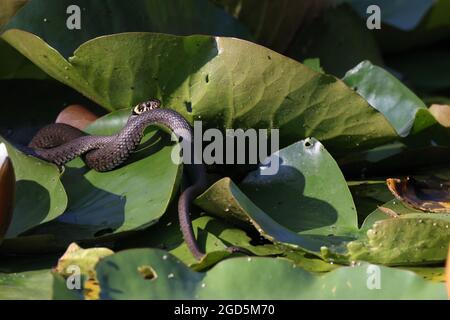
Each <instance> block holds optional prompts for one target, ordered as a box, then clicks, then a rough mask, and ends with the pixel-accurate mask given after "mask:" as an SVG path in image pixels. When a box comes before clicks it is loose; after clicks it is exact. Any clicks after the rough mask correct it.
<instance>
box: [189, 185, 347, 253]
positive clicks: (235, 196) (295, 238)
mask: <svg viewBox="0 0 450 320" xmlns="http://www.w3.org/2000/svg"><path fill="white" fill-rule="evenodd" d="M195 203H196V204H197V205H198V206H199V207H201V208H203V209H204V210H205V211H207V212H208V213H211V214H214V215H215V216H219V217H221V218H224V219H229V220H231V221H233V222H235V223H239V222H241V224H242V222H243V221H245V222H248V223H249V224H250V225H252V226H253V227H255V228H256V229H257V231H258V232H259V233H260V234H261V235H262V236H263V237H264V238H266V239H267V240H269V241H272V242H274V243H276V244H281V245H286V246H289V247H291V248H294V249H301V250H305V251H307V252H310V253H313V254H316V255H320V250H321V248H322V247H324V246H332V245H334V244H335V245H338V244H342V242H344V241H346V240H349V239H348V238H345V237H337V236H336V237H328V236H322V235H308V234H305V235H303V234H297V233H295V232H294V231H293V230H291V229H289V227H290V226H285V225H281V224H279V223H278V222H277V221H275V220H274V219H272V218H271V217H270V216H269V215H268V214H267V213H265V212H264V211H262V210H261V209H260V208H259V207H257V206H256V205H255V204H254V203H253V202H252V201H251V200H250V199H249V198H248V197H247V196H246V195H245V194H244V193H243V192H242V191H241V190H240V189H239V188H238V187H237V186H236V185H235V184H234V183H233V182H232V181H231V180H230V179H229V178H223V179H221V180H219V181H218V182H216V183H215V184H213V185H212V186H211V187H210V188H209V189H208V190H206V191H205V193H203V194H202V195H201V196H199V197H198V198H197V199H196V200H195Z"/></svg>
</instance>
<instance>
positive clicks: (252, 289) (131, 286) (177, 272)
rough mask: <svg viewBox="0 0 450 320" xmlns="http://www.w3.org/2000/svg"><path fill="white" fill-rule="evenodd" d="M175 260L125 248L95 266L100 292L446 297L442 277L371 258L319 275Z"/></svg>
mask: <svg viewBox="0 0 450 320" xmlns="http://www.w3.org/2000/svg"><path fill="white" fill-rule="evenodd" d="M177 262H178V261H177V259H176V258H174V257H173V256H171V255H167V253H166V252H164V251H160V250H154V249H135V250H127V251H123V252H120V253H117V254H115V255H112V256H109V257H106V258H105V259H103V260H102V261H100V263H99V264H98V265H97V268H96V271H97V277H98V280H99V283H100V287H101V293H100V297H101V298H102V299H170V300H172V299H446V298H447V296H446V290H445V284H443V283H433V282H428V281H426V280H424V279H422V278H421V277H420V276H417V275H415V274H414V273H413V272H409V271H403V270H396V269H390V268H386V267H383V266H376V265H369V264H363V265H361V266H357V267H343V268H339V269H337V270H335V271H332V272H330V273H328V274H326V275H323V276H317V275H314V274H311V273H309V272H307V271H305V270H303V269H301V268H298V267H297V268H296V267H295V265H294V264H293V263H292V262H290V261H288V260H284V259H273V258H255V257H252V258H235V259H228V260H226V261H222V262H221V263H219V264H218V265H216V266H214V267H213V268H212V269H210V270H209V271H207V272H205V273H197V272H193V271H191V270H189V269H188V268H187V267H185V266H184V265H183V264H179V263H177ZM143 267H145V268H147V269H148V270H152V273H153V278H152V279H145V278H144V277H143V276H142V275H141V274H140V273H139V271H138V270H139V268H143ZM376 277H378V278H376ZM378 280H379V286H378V283H377V282H378ZM373 285H375V286H377V288H374V287H373ZM236 288H239V290H236Z"/></svg>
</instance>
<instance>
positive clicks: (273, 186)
mask: <svg viewBox="0 0 450 320" xmlns="http://www.w3.org/2000/svg"><path fill="white" fill-rule="evenodd" d="M269 163H270V164H269V165H267V166H270V165H274V164H276V163H279V170H278V172H277V173H276V174H274V175H265V172H266V171H267V170H268V168H267V167H266V166H262V167H260V168H259V170H257V171H254V172H251V173H250V174H249V175H247V177H246V178H245V179H244V180H243V181H242V183H241V184H240V185H239V187H240V188H241V190H242V191H243V192H244V193H245V194H246V195H247V196H248V197H249V198H250V199H251V200H252V201H253V202H254V203H255V204H256V205H257V206H258V207H259V208H260V209H262V210H263V211H264V212H265V213H267V214H268V215H269V216H270V217H271V218H273V219H274V220H275V221H277V222H278V223H279V224H281V225H284V226H287V227H289V228H290V229H291V230H293V231H295V232H296V233H298V234H315V235H319V234H320V235H330V234H332V235H344V234H348V233H352V232H355V231H356V230H357V228H358V224H357V217H356V210H355V204H354V203H353V199H352V195H351V194H350V191H349V189H348V187H347V183H346V181H345V179H344V176H343V175H342V173H341V171H340V170H339V167H338V165H337V164H336V162H335V161H334V159H333V158H332V157H331V155H330V154H329V153H328V152H327V151H326V150H325V148H324V147H323V145H322V144H321V143H320V142H319V141H317V140H315V139H306V140H303V141H300V142H297V143H295V144H292V145H290V146H289V147H286V148H284V149H281V150H280V151H278V152H276V153H274V154H273V155H272V156H271V157H270V158H269ZM330 186H332V187H330Z"/></svg>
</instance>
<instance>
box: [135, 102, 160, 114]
mask: <svg viewBox="0 0 450 320" xmlns="http://www.w3.org/2000/svg"><path fill="white" fill-rule="evenodd" d="M159 107H161V101H159V100H158V99H151V100H148V101H145V102H141V103H139V104H138V105H136V107H134V109H133V114H134V115H140V114H142V113H144V112H147V111H150V110H153V109H158V108H159Z"/></svg>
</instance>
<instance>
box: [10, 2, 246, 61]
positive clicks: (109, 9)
mask: <svg viewBox="0 0 450 320" xmlns="http://www.w3.org/2000/svg"><path fill="white" fill-rule="evenodd" d="M73 5H76V6H78V8H79V10H80V11H79V14H80V28H79V29H69V28H68V26H67V23H69V22H73V21H72V20H73V17H72V15H73V14H74V11H69V12H70V13H67V12H68V8H69V7H70V6H73ZM7 29H21V30H24V31H28V32H30V33H33V34H35V35H37V36H39V37H40V38H42V39H44V40H45V41H46V42H47V43H48V44H49V45H50V46H51V47H53V48H55V49H56V50H58V51H59V52H60V53H61V54H62V55H63V56H64V57H65V58H68V57H69V56H70V55H71V54H72V52H73V51H75V49H76V48H77V47H78V46H79V45H81V44H82V43H83V42H86V41H88V40H90V39H92V38H96V37H98V36H103V35H107V34H113V33H120V32H131V31H151V32H160V33H170V34H179V35H189V34H211V35H217V36H234V37H239V38H244V39H246V38H250V36H249V34H248V32H247V31H246V29H245V28H244V27H242V26H241V25H240V23H239V22H238V21H237V20H236V19H234V18H233V17H231V16H230V15H228V14H227V13H226V12H225V11H224V10H222V9H220V8H218V7H216V6H214V5H213V4H211V3H210V2H209V1H207V0H133V1H132V2H124V1H122V0H105V1H102V2H101V3H100V2H96V1H90V0H76V1H74V0H46V1H45V2H43V1H40V0H30V1H29V2H28V3H27V5H26V6H25V7H24V8H22V10H20V11H19V13H18V14H17V15H16V16H15V17H14V18H13V19H12V20H11V21H10V22H9V23H8V24H7V25H6V26H5V27H4V30H7Z"/></svg>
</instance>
